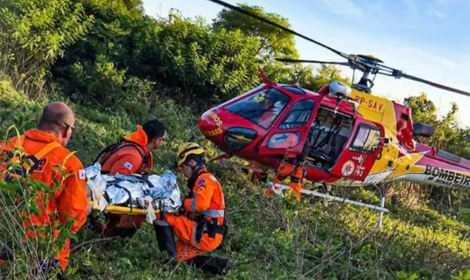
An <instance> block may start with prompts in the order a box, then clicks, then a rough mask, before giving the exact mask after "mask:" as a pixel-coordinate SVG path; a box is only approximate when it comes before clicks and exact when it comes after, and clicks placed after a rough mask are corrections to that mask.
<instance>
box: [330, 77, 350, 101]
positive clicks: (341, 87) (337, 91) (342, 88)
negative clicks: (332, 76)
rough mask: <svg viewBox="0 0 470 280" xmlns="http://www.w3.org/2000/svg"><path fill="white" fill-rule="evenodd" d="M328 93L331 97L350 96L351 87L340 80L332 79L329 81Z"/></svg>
mask: <svg viewBox="0 0 470 280" xmlns="http://www.w3.org/2000/svg"><path fill="white" fill-rule="evenodd" d="M328 95H329V96H331V97H346V98H351V87H350V86H348V85H346V84H344V83H342V82H339V81H333V82H331V83H330V88H329V91H328Z"/></svg>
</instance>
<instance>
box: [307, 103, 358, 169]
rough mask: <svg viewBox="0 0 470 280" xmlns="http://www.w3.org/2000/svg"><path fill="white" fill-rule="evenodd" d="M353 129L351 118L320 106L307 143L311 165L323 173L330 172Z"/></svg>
mask: <svg viewBox="0 0 470 280" xmlns="http://www.w3.org/2000/svg"><path fill="white" fill-rule="evenodd" d="M352 129H353V117H352V116H351V115H348V114H344V113H342V112H337V113H335V112H334V110H333V109H331V108H327V107H324V106H320V108H319V109H318V113H317V116H316V117H315V121H314V122H313V125H312V127H311V129H310V134H309V137H308V139H307V140H308V141H309V142H310V152H309V155H308V161H309V163H310V164H311V165H313V166H315V167H316V168H318V169H322V170H325V171H328V170H330V169H331V168H332V167H333V166H334V165H335V163H336V161H337V160H338V158H339V156H340V155H341V152H342V151H343V149H344V146H345V145H346V142H347V141H348V139H349V137H350V136H351V131H352Z"/></svg>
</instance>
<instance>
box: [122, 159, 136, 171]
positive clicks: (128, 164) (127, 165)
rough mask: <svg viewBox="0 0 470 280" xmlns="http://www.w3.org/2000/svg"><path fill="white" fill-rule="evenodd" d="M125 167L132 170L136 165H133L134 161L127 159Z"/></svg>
mask: <svg viewBox="0 0 470 280" xmlns="http://www.w3.org/2000/svg"><path fill="white" fill-rule="evenodd" d="M124 167H125V168H127V169H129V170H132V167H134V166H133V165H132V163H130V162H128V161H126V163H124Z"/></svg>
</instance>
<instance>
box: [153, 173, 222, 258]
mask: <svg viewBox="0 0 470 280" xmlns="http://www.w3.org/2000/svg"><path fill="white" fill-rule="evenodd" d="M184 208H185V209H186V212H187V214H188V216H189V217H188V216H183V215H181V216H177V215H174V214H170V213H167V214H166V215H165V216H166V217H165V221H166V222H167V223H168V225H169V226H171V227H172V228H173V232H174V233H175V235H176V236H177V237H178V240H177V242H176V251H177V255H178V261H185V260H189V259H192V258H194V257H196V256H198V255H201V254H203V253H206V252H210V251H213V250H215V249H216V248H217V247H218V246H219V245H220V244H221V243H222V240H223V235H222V234H220V233H217V234H216V235H215V237H213V238H212V237H209V235H208V233H207V232H202V234H201V235H200V236H198V234H197V233H198V230H197V229H198V222H197V221H195V220H194V219H191V218H190V217H191V216H195V215H197V214H201V213H203V214H204V215H205V219H206V221H208V222H209V221H210V220H211V219H213V218H215V219H216V220H217V222H218V224H219V225H223V224H224V216H225V215H224V214H225V201H224V194H223V192H222V187H221V185H220V183H219V182H218V181H217V179H216V178H215V177H214V176H213V175H212V174H210V173H208V172H207V169H206V168H201V169H200V170H199V172H198V176H197V178H196V180H195V181H194V185H193V186H192V198H187V199H185V200H184ZM159 222H162V221H159Z"/></svg>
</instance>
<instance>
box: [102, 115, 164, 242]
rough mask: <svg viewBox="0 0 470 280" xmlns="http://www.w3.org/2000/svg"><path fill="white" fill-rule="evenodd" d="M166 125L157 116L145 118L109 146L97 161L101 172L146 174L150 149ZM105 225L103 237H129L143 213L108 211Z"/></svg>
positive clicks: (150, 163) (160, 139)
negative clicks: (121, 138) (144, 121)
mask: <svg viewBox="0 0 470 280" xmlns="http://www.w3.org/2000/svg"><path fill="white" fill-rule="evenodd" d="M167 137H168V136H167V132H166V127H165V125H164V124H163V123H162V122H160V121H159V120H157V119H154V120H150V121H147V122H146V123H145V124H144V125H143V126H140V125H138V126H137V130H136V131H134V132H132V133H130V134H129V135H127V136H126V137H124V141H122V142H121V143H119V144H118V145H115V146H114V147H113V148H110V149H109V151H108V152H107V153H106V154H105V155H104V156H103V158H102V159H101V161H100V163H101V165H102V173H107V174H110V175H115V174H117V173H119V174H121V175H130V174H142V175H143V174H145V173H146V172H147V171H149V170H152V169H153V155H152V153H151V150H153V149H159V148H160V147H161V146H162V145H163V143H164V141H166V140H167ZM106 218H107V223H106V225H104V224H101V225H100V230H101V231H102V232H103V235H104V236H105V237H113V236H121V237H132V236H133V235H134V234H135V232H136V231H137V228H140V227H141V226H142V224H143V222H144V220H145V216H144V215H120V214H111V213H108V215H107V216H106Z"/></svg>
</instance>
